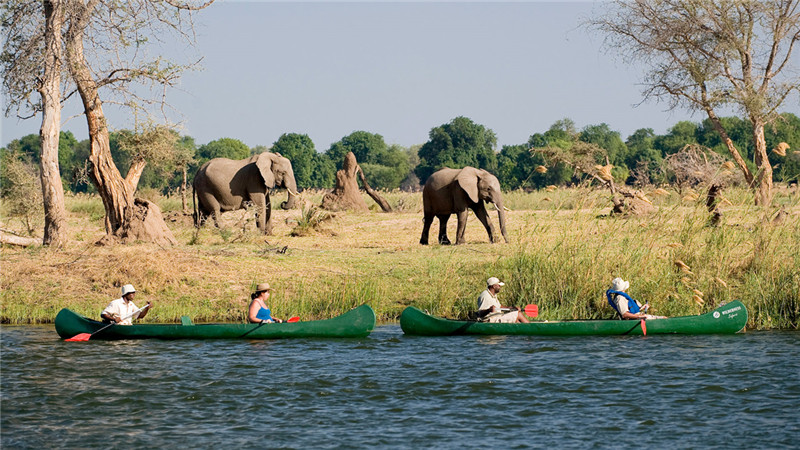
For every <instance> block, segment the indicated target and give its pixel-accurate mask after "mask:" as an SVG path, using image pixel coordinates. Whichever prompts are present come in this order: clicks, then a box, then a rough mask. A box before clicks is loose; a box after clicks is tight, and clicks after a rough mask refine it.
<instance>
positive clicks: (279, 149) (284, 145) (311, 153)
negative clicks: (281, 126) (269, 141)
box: [272, 133, 322, 188]
mask: <svg viewBox="0 0 800 450" xmlns="http://www.w3.org/2000/svg"><path fill="white" fill-rule="evenodd" d="M272 152H273V153H280V154H281V155H283V156H285V157H287V158H289V161H291V162H292V169H293V170H294V178H295V180H296V181H297V186H298V187H306V188H307V187H322V186H314V172H315V171H317V170H320V166H319V161H318V160H319V158H320V157H321V156H320V155H319V154H318V153H317V150H316V149H315V148H314V142H312V141H311V138H310V137H308V135H307V134H298V133H284V134H282V135H281V137H279V138H278V140H277V141H275V143H274V144H273V145H272Z"/></svg>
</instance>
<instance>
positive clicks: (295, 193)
mask: <svg viewBox="0 0 800 450" xmlns="http://www.w3.org/2000/svg"><path fill="white" fill-rule="evenodd" d="M286 190H287V191H289V194H290V195H294V196H296V197H299V196H300V194H298V193H297V192H295V191H293V190H291V189H289V188H286Z"/></svg>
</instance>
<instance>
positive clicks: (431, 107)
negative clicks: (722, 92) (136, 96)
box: [0, 0, 798, 152]
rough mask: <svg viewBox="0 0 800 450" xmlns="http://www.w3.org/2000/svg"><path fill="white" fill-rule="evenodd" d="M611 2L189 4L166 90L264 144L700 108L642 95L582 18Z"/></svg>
mask: <svg viewBox="0 0 800 450" xmlns="http://www.w3.org/2000/svg"><path fill="white" fill-rule="evenodd" d="M604 7H605V6H604V4H603V2H599V3H595V2H536V1H527V2H526V1H517V2H436V3H432V2H349V3H340V2H333V1H324V2H303V3H298V2H256V1H250V2H243V1H222V0H217V2H216V3H214V4H213V5H211V7H209V8H207V9H206V10H204V11H202V12H200V13H199V14H198V15H197V16H196V17H195V23H196V32H197V45H196V47H195V48H194V49H187V48H186V45H185V44H183V43H176V44H165V45H163V46H161V47H156V48H155V51H156V52H162V53H163V54H164V55H165V56H167V57H170V58H173V59H174V58H183V62H187V61H189V60H191V59H192V58H196V57H197V56H198V55H200V56H202V57H203V60H202V63H201V65H202V70H199V71H191V72H187V73H185V74H184V75H183V77H182V79H181V83H180V86H179V88H178V89H177V90H172V91H171V92H170V93H169V96H168V100H169V102H170V104H171V105H172V106H173V108H174V109H175V110H176V111H178V112H179V114H178V115H175V114H172V115H171V116H170V117H171V120H173V121H179V122H180V123H181V128H180V129H179V131H180V133H181V134H183V135H189V136H192V137H194V138H195V142H196V143H197V144H198V145H202V144H205V143H208V142H210V141H213V140H216V139H219V138H223V137H230V138H236V139H239V140H241V141H242V142H244V143H245V144H247V145H248V146H250V147H253V146H256V145H264V146H270V145H272V143H274V142H275V141H276V140H277V139H278V138H279V137H280V136H281V134H283V133H301V134H308V135H309V137H310V138H311V139H312V141H313V142H314V144H315V147H316V149H317V151H320V152H322V151H325V150H327V149H328V148H329V147H330V145H331V144H332V143H334V142H336V141H338V140H340V139H341V138H342V137H344V136H347V135H349V134H350V133H352V132H353V131H358V130H364V131H368V132H371V133H378V134H380V135H382V136H383V137H384V139H385V141H386V142H387V143H388V144H399V145H402V146H404V147H408V146H411V145H415V144H423V143H425V142H426V141H427V140H428V133H429V132H430V130H431V129H432V128H434V127H437V126H439V125H442V124H445V123H448V122H450V121H451V120H452V119H453V118H455V117H458V116H466V117H469V118H470V119H472V120H473V121H475V122H476V123H479V124H481V125H483V126H485V127H487V128H490V129H492V130H493V131H494V132H495V134H496V136H497V142H498V147H497V150H499V149H500V148H501V147H502V146H503V145H516V144H523V143H525V142H526V141H527V140H528V137H529V136H530V135H531V134H534V133H537V132H544V131H546V130H547V129H548V128H549V127H550V126H551V125H552V124H553V123H554V122H556V121H557V120H560V119H563V118H569V119H572V120H573V121H574V122H575V124H576V125H577V127H578V128H579V129H580V128H583V127H585V126H588V125H597V124H600V123H607V124H608V125H609V126H610V127H611V129H612V130H616V131H619V132H620V134H621V136H622V138H623V139H625V138H626V137H627V136H629V135H630V134H632V133H633V132H634V131H635V130H637V129H639V128H652V129H653V130H654V131H655V132H656V133H658V134H664V133H666V132H667V130H668V128H669V127H671V126H672V125H674V124H675V123H676V122H678V121H680V120H692V121H695V122H699V121H701V120H702V119H703V118H702V117H701V116H699V115H694V116H692V115H690V114H689V113H688V112H687V111H684V110H675V111H668V110H667V109H668V105H667V104H666V103H654V102H649V103H644V104H640V103H641V101H642V95H641V91H642V86H641V85H640V84H639V83H640V81H641V79H642V76H643V74H644V71H643V68H642V67H636V66H631V65H628V64H626V63H624V62H623V61H622V60H621V59H620V58H619V57H617V56H616V55H615V54H613V53H609V52H607V51H606V50H605V49H604V47H603V45H602V44H603V42H602V41H603V36H602V35H599V34H597V33H596V32H591V31H589V30H587V29H586V28H585V27H582V26H581V23H582V22H583V21H585V20H586V19H588V18H589V17H591V16H592V14H593V13H595V12H598V11H600V10H602V8H604ZM101 95H102V93H101ZM101 98H102V97H101ZM637 105H638V106H637ZM78 106H79V104H78V102H77V101H75V100H72V101H71V102H70V103H69V104H67V105H66V106H65V110H64V112H63V118H64V120H65V121H66V123H65V124H64V127H63V130H69V131H72V132H73V134H75V136H76V137H77V138H78V139H85V138H86V137H87V133H86V122H85V120H84V119H83V118H82V117H80V116H78V117H73V118H71V119H70V120H68V121H67V118H68V117H70V116H74V115H76V114H77V113H79V112H80V110H79V108H78ZM795 107H796V105H795ZM105 110H106V113H107V116H108V118H109V122H110V125H111V128H112V129H123V128H132V127H133V122H132V120H131V115H130V113H128V112H125V111H119V110H116V109H114V108H113V107H112V106H110V105H107V106H105ZM789 111H790V112H795V113H798V111H796V110H795V111H791V109H790V110H789ZM40 124H41V116H37V117H35V118H32V119H28V120H26V121H19V120H17V119H16V118H5V117H4V118H3V119H2V136H0V143H1V144H2V145H6V144H8V142H10V141H11V140H13V139H17V138H20V137H22V136H24V135H27V134H31V133H38V130H39V126H40Z"/></svg>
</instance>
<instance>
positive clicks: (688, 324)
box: [400, 300, 747, 336]
mask: <svg viewBox="0 0 800 450" xmlns="http://www.w3.org/2000/svg"><path fill="white" fill-rule="evenodd" d="M746 324H747V309H746V308H745V307H744V305H743V304H742V302H740V301H738V300H736V301H732V302H730V303H727V304H725V305H722V306H720V307H719V308H717V309H715V310H713V311H710V312H708V313H706V314H701V315H699V316H683V317H672V318H669V319H656V320H647V321H645V328H646V329H647V334H648V335H651V334H733V333H736V332H737V331H740V330H742V329H743V328H744V326H745V325H746ZM400 326H401V327H402V328H403V332H404V333H405V334H410V335H417V336H451V335H456V334H485V335H488V334H497V335H526V336H611V335H624V334H630V335H641V334H642V326H641V321H640V320H569V321H534V322H531V323H483V322H468V321H462V320H450V319H442V318H439V317H434V316H431V315H428V314H425V313H424V312H422V311H420V310H419V309H417V308H415V307H413V306H409V307H408V308H406V309H405V310H403V313H402V314H401V315H400Z"/></svg>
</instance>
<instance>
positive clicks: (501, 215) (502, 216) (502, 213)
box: [494, 202, 508, 243]
mask: <svg viewBox="0 0 800 450" xmlns="http://www.w3.org/2000/svg"><path fill="white" fill-rule="evenodd" d="M494 206H495V208H497V220H498V221H499V222H500V234H502V235H503V239H505V241H506V243H508V235H506V209H505V207H503V202H495V204H494Z"/></svg>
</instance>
